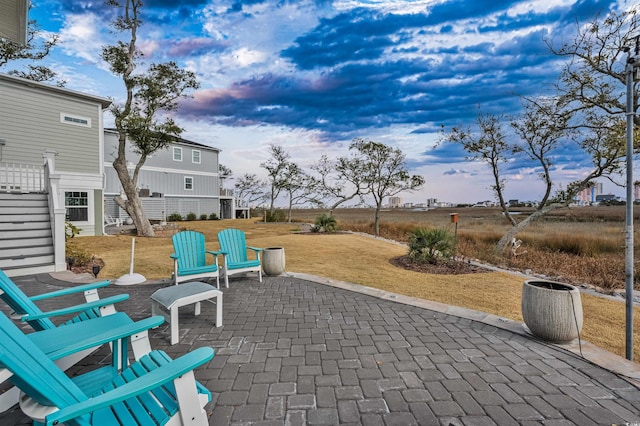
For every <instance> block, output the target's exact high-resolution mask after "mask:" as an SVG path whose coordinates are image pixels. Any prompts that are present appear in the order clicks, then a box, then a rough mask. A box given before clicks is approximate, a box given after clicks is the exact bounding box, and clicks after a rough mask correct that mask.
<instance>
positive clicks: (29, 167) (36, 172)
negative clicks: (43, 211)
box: [0, 162, 45, 192]
mask: <svg viewBox="0 0 640 426" xmlns="http://www.w3.org/2000/svg"><path fill="white" fill-rule="evenodd" d="M44 180H45V176H44V167H43V166H39V165H34V164H19V163H6V162H4V163H0V191H8V192H44V191H45V183H44Z"/></svg>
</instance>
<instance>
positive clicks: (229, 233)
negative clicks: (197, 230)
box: [218, 228, 247, 263]
mask: <svg viewBox="0 0 640 426" xmlns="http://www.w3.org/2000/svg"><path fill="white" fill-rule="evenodd" d="M218 243H219V244H220V250H222V251H224V252H227V253H228V255H227V257H228V262H230V263H237V262H246V261H247V242H246V238H245V234H244V232H242V231H241V230H239V229H235V228H229V229H223V230H222V231H220V232H218Z"/></svg>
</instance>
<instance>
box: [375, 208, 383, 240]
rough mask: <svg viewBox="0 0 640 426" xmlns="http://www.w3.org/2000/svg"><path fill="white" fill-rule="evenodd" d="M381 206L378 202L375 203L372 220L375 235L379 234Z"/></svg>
mask: <svg viewBox="0 0 640 426" xmlns="http://www.w3.org/2000/svg"><path fill="white" fill-rule="evenodd" d="M381 207H382V206H381V205H380V204H376V216H375V220H374V222H373V228H374V230H375V233H376V237H379V236H380V208H381Z"/></svg>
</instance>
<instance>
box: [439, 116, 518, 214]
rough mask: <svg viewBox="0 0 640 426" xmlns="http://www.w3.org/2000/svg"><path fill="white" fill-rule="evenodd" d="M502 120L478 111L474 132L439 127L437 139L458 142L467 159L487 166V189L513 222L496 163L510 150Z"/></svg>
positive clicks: (503, 161) (498, 165)
mask: <svg viewBox="0 0 640 426" xmlns="http://www.w3.org/2000/svg"><path fill="white" fill-rule="evenodd" d="M503 120H505V117H504V116H498V115H492V114H483V113H482V112H479V113H478V116H477V117H476V124H477V126H478V132H473V131H472V130H471V128H470V127H466V128H462V127H454V128H453V129H451V132H449V133H446V132H445V131H444V129H443V136H442V138H441V142H451V143H457V144H460V145H461V146H462V148H464V150H465V151H466V152H467V153H468V154H469V156H468V157H467V159H468V160H471V161H480V162H483V163H486V164H488V165H489V166H490V167H491V173H492V175H493V181H494V183H493V185H491V189H493V191H494V193H495V194H496V197H497V198H498V202H499V203H500V207H501V208H502V211H503V212H504V214H505V217H506V218H507V219H509V222H510V223H511V225H513V226H515V225H516V221H515V219H514V218H513V216H511V214H510V213H509V209H508V206H507V203H506V202H505V199H504V187H505V179H504V178H503V177H502V175H501V172H500V165H501V164H503V163H506V162H507V160H508V157H507V155H508V154H511V153H513V150H514V147H513V145H512V144H510V143H509V142H508V141H507V136H506V134H505V132H504V130H503V128H502V121H503Z"/></svg>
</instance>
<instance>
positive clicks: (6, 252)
mask: <svg viewBox="0 0 640 426" xmlns="http://www.w3.org/2000/svg"><path fill="white" fill-rule="evenodd" d="M49 254H50V255H52V256H53V246H52V245H49V246H31V247H12V248H0V261H2V260H11V259H23V258H28V257H35V256H42V255H49Z"/></svg>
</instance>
